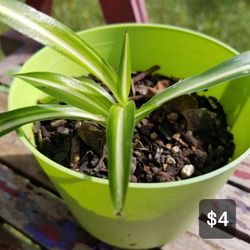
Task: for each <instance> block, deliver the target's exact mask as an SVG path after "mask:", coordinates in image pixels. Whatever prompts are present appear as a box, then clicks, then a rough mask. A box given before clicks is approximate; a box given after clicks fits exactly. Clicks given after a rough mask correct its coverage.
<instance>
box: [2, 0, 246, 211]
mask: <svg viewBox="0 0 250 250" xmlns="http://www.w3.org/2000/svg"><path fill="white" fill-rule="evenodd" d="M0 20H1V21H2V22H4V23H6V24H7V25H9V26H11V27H12V28H14V29H16V30H18V31H20V32H22V33H23V34H25V35H27V36H29V37H31V38H33V39H35V40H37V41H39V42H41V43H42V44H44V45H47V46H49V47H51V48H53V49H54V50H56V51H58V52H59V53H61V54H63V55H64V56H66V57H67V58H69V59H71V60H72V61H73V62H75V63H77V64H78V65H80V66H82V67H83V68H85V69H87V70H88V71H89V72H91V73H92V74H94V75H95V76H96V77H97V78H98V79H99V80H101V81H102V83H103V84H104V85H106V87H107V88H108V89H109V90H110V92H111V93H112V94H109V92H108V91H107V90H106V89H105V88H103V87H102V86H101V85H99V84H97V83H95V82H94V81H92V80H90V79H87V78H80V79H76V78H73V77H67V76H64V75H62V74H55V73H51V72H29V73H22V74H17V75H15V76H16V77H17V78H19V79H21V80H23V81H25V82H26V83H28V84H31V85H32V86H34V87H36V88H38V89H40V90H42V91H43V92H45V93H46V94H47V95H49V96H52V97H53V98H54V99H56V100H58V101H63V102H65V103H66V104H67V105H59V104H40V105H35V106H31V107H24V108H21V109H16V110H11V111H8V112H5V113H1V114H0V136H3V135H5V134H6V133H8V132H10V131H12V130H15V129H17V128H19V127H20V126H22V125H24V124H27V123H31V122H35V121H38V120H51V119H58V118H66V119H76V120H83V119H87V120H93V121H95V122H97V123H99V124H102V125H103V126H105V127H106V141H107V147H108V171H109V173H108V178H109V186H110V194H111V200H112V204H113V207H114V211H115V213H116V214H118V215H119V214H121V213H122V210H123V208H124V204H125V199H126V193H127V189H128V184H129V173H130V168H131V158H132V138H133V133H134V127H135V125H136V124H137V123H138V122H139V121H140V120H142V119H143V118H144V117H146V116H148V115H149V114H150V113H151V112H153V111H154V110H155V109H157V108H158V107H160V106H161V105H162V104H164V103H166V102H167V101H169V100H171V99H173V98H175V97H178V96H181V95H184V94H189V93H192V92H197V91H201V90H204V89H208V88H210V87H212V86H215V85H216V84H219V83H222V82H224V81H227V80H232V79H235V78H240V77H243V76H246V75H249V74H250V52H245V53H242V54H240V55H237V56H235V57H233V58H231V59H229V60H227V61H224V62H222V63H220V64H218V65H216V66H214V67H213V68H210V69H208V70H207V71H205V72H203V73H201V74H200V75H197V76H193V77H190V78H187V79H184V80H182V81H180V82H178V83H177V84H175V85H173V86H171V87H169V88H167V89H165V90H163V91H162V92H160V93H158V94H156V95H155V96H153V97H152V98H151V99H150V100H149V101H147V102H146V103H145V104H144V105H143V106H142V107H140V108H139V109H136V107H135V103H134V102H133V101H130V100H129V93H130V87H131V84H130V83H131V65H130V43H129V31H126V32H125V35H124V42H123V47H122V51H121V58H120V65H119V69H118V74H117V73H116V71H115V70H114V69H113V68H112V66H111V65H110V64H109V63H108V62H107V61H106V60H105V59H103V58H102V57H101V56H100V55H99V54H98V53H97V52H96V51H95V50H94V49H93V48H91V46H90V45H88V44H87V43H86V42H85V41H84V40H82V39H81V38H80V37H79V36H78V35H77V34H76V33H74V32H73V31H72V30H70V29H69V28H68V27H66V26H64V25H63V24H61V23H59V22H58V21H56V20H54V19H52V18H51V17H49V16H47V15H45V14H43V13H40V12H38V11H36V10H35V9H33V8H31V7H29V6H27V5H25V4H23V3H20V2H17V1H15V0H0Z"/></svg>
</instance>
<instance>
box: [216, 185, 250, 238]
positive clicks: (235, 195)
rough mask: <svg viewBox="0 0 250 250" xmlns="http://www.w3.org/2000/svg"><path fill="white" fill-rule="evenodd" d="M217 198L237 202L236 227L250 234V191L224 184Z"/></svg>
mask: <svg viewBox="0 0 250 250" xmlns="http://www.w3.org/2000/svg"><path fill="white" fill-rule="evenodd" d="M216 198H217V199H232V200H234V201H235V203H236V229H237V230H238V231H239V232H242V233H244V234H246V235H248V236H250V193H248V192H245V191H243V190H241V189H239V188H236V187H234V186H232V185H228V184H226V185H224V187H223V188H222V189H221V191H220V192H219V194H218V195H217V196H216Z"/></svg>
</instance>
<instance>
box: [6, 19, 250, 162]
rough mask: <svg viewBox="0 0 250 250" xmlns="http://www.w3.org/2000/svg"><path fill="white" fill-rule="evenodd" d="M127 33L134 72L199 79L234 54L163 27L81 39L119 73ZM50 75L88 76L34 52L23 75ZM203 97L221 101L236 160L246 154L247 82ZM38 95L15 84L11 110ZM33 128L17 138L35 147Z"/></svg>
mask: <svg viewBox="0 0 250 250" xmlns="http://www.w3.org/2000/svg"><path fill="white" fill-rule="evenodd" d="M125 29H128V31H129V35H130V41H131V61H132V69H133V70H144V69H147V68H149V67H151V66H152V65H155V64H157V65H160V67H161V69H160V71H159V72H160V73H163V74H165V75H169V76H175V77H179V78H185V77H189V76H192V75H195V74H199V73H201V72H202V71H204V70H206V69H208V68H209V67H211V66H213V65H215V64H217V63H219V62H221V61H223V60H225V59H227V58H230V57H232V56H233V55H235V54H237V52H236V51H234V50H233V49H232V48H230V47H228V46H227V45H225V44H223V43H221V42H219V41H217V40H215V39H213V38H210V37H207V36H205V35H201V34H198V33H195V32H192V31H189V30H184V29H180V28H176V27H169V26H161V25H138V24H132V25H131V24H130V25H115V26H106V27H101V28H96V29H91V30H87V31H82V32H80V33H79V34H80V36H81V37H82V38H83V39H84V40H85V41H87V42H88V43H89V44H91V46H93V47H94V48H95V49H96V50H97V51H98V52H99V53H100V54H101V55H102V56H103V57H104V58H106V59H107V60H108V61H109V62H110V63H111V65H113V66H114V67H115V68H117V65H118V63H119V57H120V51H121V46H122V41H123V35H124V31H125ZM29 71H50V72H57V73H63V74H65V75H70V76H80V75H84V74H87V73H88V72H86V71H85V70H84V69H83V68H81V67H79V66H77V65H76V64H75V63H73V62H71V61H69V60H68V59H66V58H65V57H63V56H61V55H60V54H58V53H57V52H55V51H53V50H51V49H50V48H45V49H42V50H41V51H40V52H38V53H36V54H35V55H34V56H33V57H32V58H31V59H30V60H29V61H28V62H27V63H26V64H25V65H24V66H23V68H22V69H21V72H29ZM200 94H201V95H206V96H209V95H213V96H215V97H216V98H218V99H219V100H220V102H221V103H222V105H223V106H224V109H225V111H226V113H227V115H228V123H229V126H230V130H231V131H232V133H233V134H234V138H235V143H236V150H235V154H234V159H236V158H237V157H239V156H240V155H241V154H242V153H244V152H245V151H246V150H248V148H249V145H250V137H249V136H248V129H247V127H248V124H249V123H250V116H249V115H248V113H249V110H250V98H249V96H250V78H249V77H245V78H243V79H238V80H234V81H231V82H226V83H224V84H221V85H219V86H217V87H214V88H212V89H210V90H209V91H207V92H201V93H200ZM41 95H42V92H41V91H39V90H37V89H35V88H34V87H32V86H30V85H28V84H26V83H25V82H23V81H22V80H19V79H16V80H15V81H14V84H13V86H12V90H11V95H10V102H9V104H10V105H9V106H10V108H11V109H15V108H19V107H24V106H30V105H34V104H35V103H36V100H37V99H38V98H39V97H41ZM31 126H32V125H31V124H29V125H26V126H23V127H22V130H21V135H22V136H24V135H25V137H27V138H28V139H29V140H31V141H32V142H33V143H34V139H33V133H32V130H31Z"/></svg>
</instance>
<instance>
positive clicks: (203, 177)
mask: <svg viewBox="0 0 250 250" xmlns="http://www.w3.org/2000/svg"><path fill="white" fill-rule="evenodd" d="M120 27H124V28H127V27H139V28H158V29H168V30H175V31H180V32H184V33H188V34H190V35H193V36H196V37H200V38H203V39H206V40H209V41H211V42H214V43H216V44H218V45H220V46H222V47H224V48H226V49H228V50H229V51H231V52H232V53H233V54H235V55H236V54H238V53H239V52H238V51H236V50H235V49H233V48H232V47H230V46H229V45H227V44H225V43H223V42H221V41H220V40H218V39H216V38H213V37H211V36H209V35H205V34H203V33H200V32H197V31H193V30H191V29H187V28H181V27H177V26H173V25H164V24H150V23H149V24H148V23H147V24H138V23H123V24H112V25H104V26H100V27H96V28H90V29H87V30H83V31H79V32H78V33H79V34H82V33H88V32H98V31H99V30H109V29H114V28H120ZM47 49H49V48H48V47H44V48H42V49H41V50H39V51H38V52H37V53H35V54H34V55H33V56H32V57H31V58H30V59H29V60H28V61H27V62H26V63H25V64H24V65H25V66H27V65H29V64H32V62H33V60H34V58H35V57H36V55H38V54H40V53H44V52H45V51H46V50H47ZM14 83H15V82H14ZM14 83H13V85H12V86H14ZM12 88H13V87H11V89H12ZM13 100H14V95H13V91H10V95H9V101H8V103H9V109H13V107H12V103H13ZM17 134H18V136H19V138H20V139H21V141H22V142H23V143H24V144H25V146H26V147H27V148H28V149H29V150H30V151H31V152H32V153H33V154H34V155H35V156H37V157H38V158H39V159H41V160H42V161H45V162H47V163H48V164H49V165H51V166H53V167H55V168H56V169H58V170H60V171H62V172H64V173H66V174H69V175H70V176H71V177H76V178H79V179H82V180H89V181H92V182H94V183H98V184H103V185H108V180H107V179H101V178H97V177H93V176H89V175H86V174H84V173H78V172H76V171H74V170H71V169H69V168H66V167H64V166H62V165H60V164H58V163H56V162H54V161H52V160H51V159H49V158H48V157H46V156H45V155H43V154H42V153H40V152H39V151H38V150H37V149H36V148H35V147H34V146H33V145H32V143H31V142H30V141H29V139H28V138H27V137H26V135H25V133H24V131H23V129H22V128H18V129H17ZM249 153H250V148H249V149H247V150H246V151H245V152H244V153H242V154H241V155H240V156H239V157H237V158H236V159H234V160H233V161H231V162H229V163H228V164H226V165H225V166H223V167H221V168H219V169H217V170H214V171H212V172H210V173H207V174H203V175H201V176H197V177H193V178H190V179H186V180H180V181H172V182H161V183H132V182H130V183H129V187H130V188H137V189H138V188H139V189H148V188H167V187H178V186H183V185H191V184H194V183H198V182H202V181H205V180H207V179H211V178H213V177H215V176H217V175H220V174H222V173H223V172H225V171H227V170H229V169H231V168H233V167H235V166H236V165H238V164H239V163H240V162H241V161H242V160H243V159H244V158H246V157H247V155H248V154H249Z"/></svg>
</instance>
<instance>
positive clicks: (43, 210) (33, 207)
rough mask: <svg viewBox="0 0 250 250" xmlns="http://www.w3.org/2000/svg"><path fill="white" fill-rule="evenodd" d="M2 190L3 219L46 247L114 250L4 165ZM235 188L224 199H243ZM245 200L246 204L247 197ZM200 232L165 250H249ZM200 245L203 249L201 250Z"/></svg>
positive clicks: (236, 242)
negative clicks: (210, 237)
mask: <svg viewBox="0 0 250 250" xmlns="http://www.w3.org/2000/svg"><path fill="white" fill-rule="evenodd" d="M226 186H229V185H226ZM0 189H1V190H0V204H1V206H0V217H2V218H3V219H4V220H5V221H7V222H8V223H10V224H12V225H14V226H15V227H16V228H18V230H20V231H22V232H24V233H25V235H28V236H29V237H30V238H31V239H33V240H34V241H35V242H38V243H39V244H41V245H42V246H43V247H44V248H46V249H65V250H66V249H67V250H71V249H74V248H76V247H78V248H77V249H91V247H93V246H95V247H96V246H97V245H99V246H100V245H101V246H103V247H101V249H112V248H110V247H108V246H106V245H103V244H102V243H100V242H98V241H95V240H94V239H93V238H92V237H91V236H89V235H88V234H87V233H86V232H84V231H83V230H82V229H80V227H79V226H78V224H77V223H76V222H75V220H74V219H73V218H72V216H71V214H70V212H69V211H68V209H67V208H66V206H65V204H64V203H63V201H62V200H60V199H59V198H57V197H55V196H54V195H51V194H50V193H49V192H47V191H46V190H44V189H42V188H39V187H37V186H35V185H32V184H31V183H30V182H29V180H27V179H25V178H24V177H22V176H19V175H16V174H15V173H14V172H13V171H12V170H10V169H9V168H8V167H6V166H3V165H0ZM231 189H236V188H235V187H226V191H224V193H227V192H228V191H230V192H233V195H230V194H228V195H226V197H225V195H224V196H222V197H223V198H232V197H234V198H235V196H236V197H237V198H239V197H238V196H237V194H238V191H237V192H236V191H234V190H231ZM240 191H241V190H240ZM242 192H243V191H242ZM239 195H240V197H241V198H242V197H243V196H242V194H241V193H240V194H239ZM242 199H243V200H244V202H246V201H245V199H246V197H245V196H244V197H243V198H242ZM247 205H248V203H247ZM6 208H8V209H6ZM238 209H239V211H237V216H238V217H239V218H242V216H243V215H242V213H243V214H244V216H245V211H244V209H243V211H242V207H239V208H238ZM244 218H245V217H244ZM249 219H250V217H249V216H248V218H245V220H246V223H249ZM249 224H250V223H249ZM196 227H197V225H196ZM197 232H198V231H197V229H196V228H195V229H193V228H192V229H191V230H189V231H188V232H187V233H186V234H185V235H183V236H182V237H180V238H178V239H177V240H176V241H175V242H172V243H169V244H168V245H167V246H165V247H164V248H163V249H183V248H180V246H182V247H183V246H185V249H232V248H229V246H231V247H232V246H233V249H237V248H236V247H238V249H248V248H247V245H248V244H247V243H246V242H244V241H241V240H239V239H236V238H234V239H232V240H228V239H227V240H215V241H214V240H212V241H209V240H204V239H201V238H200V237H199V236H198V233H197ZM197 244H198V246H199V247H200V248H198V247H197ZM187 246H188V247H187ZM234 246H235V247H234ZM166 247H168V248H166ZM209 247H210V248H209ZM212 247H214V248H212ZM215 247H217V248H215Z"/></svg>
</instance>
